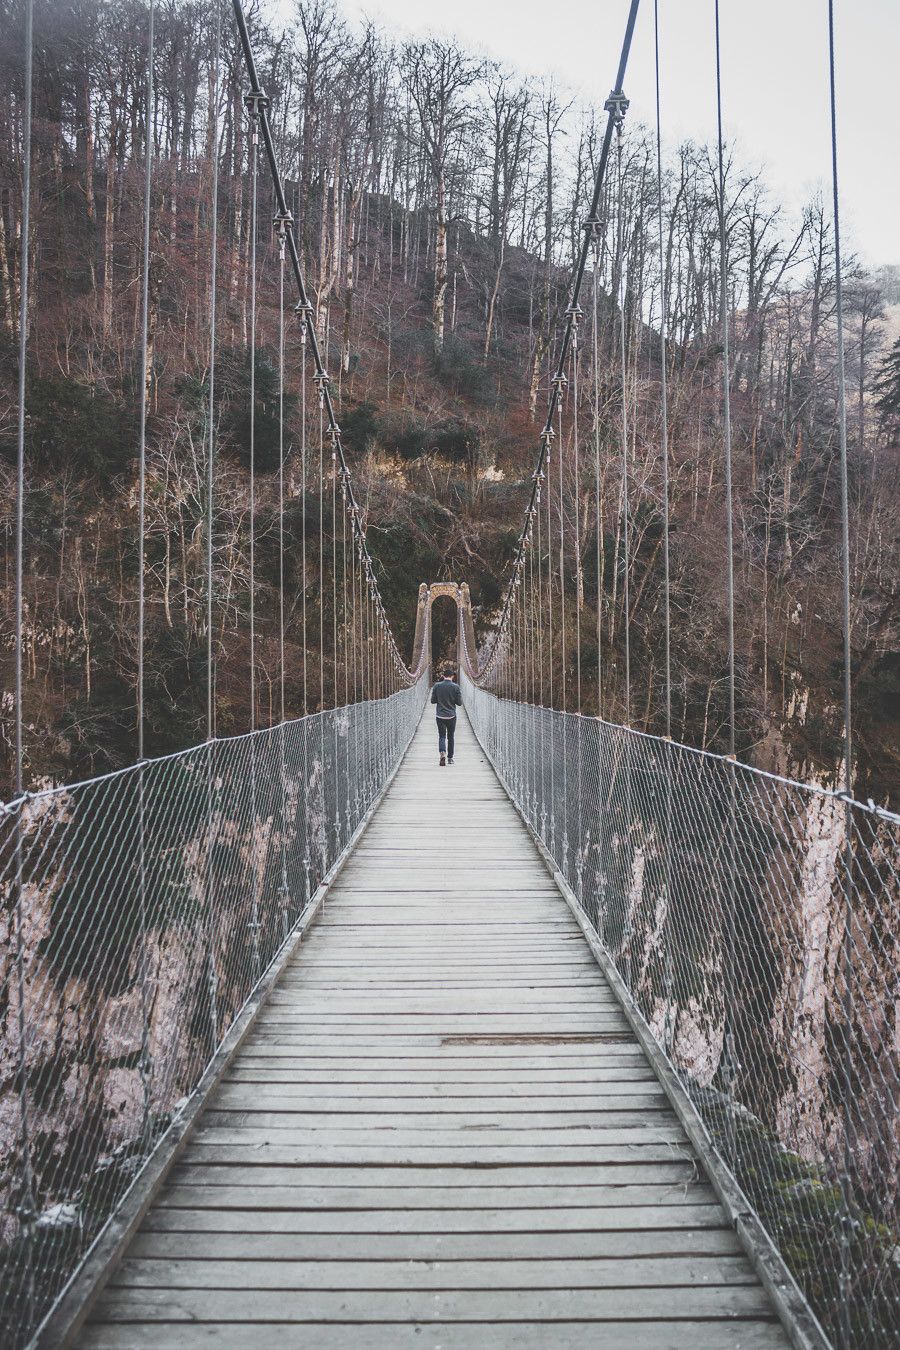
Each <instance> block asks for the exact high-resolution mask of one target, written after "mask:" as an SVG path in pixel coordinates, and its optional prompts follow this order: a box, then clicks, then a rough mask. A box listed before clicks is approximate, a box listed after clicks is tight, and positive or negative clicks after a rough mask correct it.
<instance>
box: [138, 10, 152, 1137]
mask: <svg viewBox="0 0 900 1350" xmlns="http://www.w3.org/2000/svg"><path fill="white" fill-rule="evenodd" d="M155 21H156V7H155V3H154V0H150V7H149V13H148V18H147V85H146V91H145V92H146V106H145V113H144V116H145V119H146V128H145V134H146V146H145V150H144V193H143V213H144V214H143V239H142V254H141V343H140V351H141V371H140V379H141V389H140V404H139V412H138V425H139V431H138V559H137V570H138V631H137V647H138V649H137V762H138V775H137V794H138V811H137V833H138V839H137V844H138V922H139V924H140V953H139V963H140V966H139V969H140V991H141V993H140V997H141V1051H140V1078H141V1088H142V1095H143V1113H142V1125H141V1152H142V1153H143V1152H145V1151H146V1150H147V1148H148V1147H149V1143H150V1076H151V1066H150V994H149V989H148V979H149V953H148V950H147V867H146V852H145V828H144V827H145V792H144V788H145V784H144V764H145V756H144V678H145V676H144V641H145V627H146V623H145V611H146V578H145V576H144V558H145V543H144V532H145V529H146V516H147V400H148V394H149V389H148V385H149V382H150V371H148V369H147V364H148V361H147V357H148V352H149V327H150V211H151V194H150V189H151V183H152V174H153V151H154V122H155V102H156V99H155V86H154V79H153V63H154V60H155V55H156V41H155V39H156V29H155Z"/></svg>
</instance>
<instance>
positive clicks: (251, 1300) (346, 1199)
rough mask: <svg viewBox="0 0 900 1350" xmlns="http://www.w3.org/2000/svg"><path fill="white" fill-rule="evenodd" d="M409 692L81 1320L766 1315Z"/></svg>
mask: <svg viewBox="0 0 900 1350" xmlns="http://www.w3.org/2000/svg"><path fill="white" fill-rule="evenodd" d="M433 742H434V728H433V723H432V721H431V719H430V717H427V716H426V718H425V719H424V720H423V724H422V727H421V728H420V731H419V733H418V736H417V738H416V740H415V741H414V743H413V746H412V749H411V751H410V754H409V756H408V759H407V761H406V763H405V764H404V766H403V768H402V769H401V771H400V773H399V774H398V775H397V778H396V779H395V781H394V784H393V786H392V788H391V790H390V792H389V793H388V795H387V797H386V798H385V801H384V802H383V804H382V805H381V807H380V808H379V810H378V812H377V814H376V816H375V817H374V819H373V821H372V824H371V826H370V828H369V830H368V832H367V833H366V835H365V836H364V837H363V839H362V840H361V842H360V844H359V846H358V848H357V850H356V852H355V854H354V856H353V857H352V858H351V859H350V860H349V861H348V863H347V866H346V867H345V869H344V871H343V873H342V874H341V876H340V878H339V880H338V882H337V884H336V885H335V886H334V888H333V891H332V892H331V894H330V895H329V897H328V901H327V904H326V906H325V910H324V913H323V915H322V917H321V919H320V922H319V923H318V924H317V925H316V926H315V927H314V928H313V929H312V930H311V932H310V933H309V934H308V935H307V936H306V937H305V939H304V942H303V945H302V947H301V948H300V950H299V952H298V954H297V956H296V957H295V958H294V960H293V962H292V963H291V965H290V966H289V967H288V968H287V969H286V970H285V971H284V973H283V975H282V978H281V981H280V982H279V984H278V986H277V987H276V989H275V990H274V991H273V992H272V995H271V997H270V998H269V1001H268V1003H267V1005H266V1007H265V1008H264V1009H263V1011H262V1012H261V1014H260V1016H259V1018H258V1021H257V1024H256V1026H255V1028H254V1030H253V1032H252V1034H251V1035H250V1036H249V1038H248V1039H247V1041H246V1043H245V1045H244V1046H243V1047H242V1049H241V1051H240V1053H239V1054H238V1056H237V1058H236V1059H235V1061H234V1062H233V1063H232V1064H231V1065H230V1067H229V1069H228V1071H227V1072H226V1074H225V1075H224V1078H223V1081H222V1082H221V1083H220V1085H219V1087H218V1088H217V1090H216V1091H215V1092H214V1094H213V1095H212V1097H211V1099H210V1101H209V1103H208V1106H207V1109H206V1111H205V1112H204V1115H203V1117H202V1119H201V1120H200V1123H199V1125H198V1128H197V1129H196V1131H195V1133H194V1135H193V1136H192V1138H191V1140H190V1141H189V1143H188V1145H187V1147H186V1148H185V1150H184V1152H183V1154H182V1156H181V1158H180V1159H179V1161H178V1163H177V1165H176V1166H175V1167H174V1168H173V1170H172V1173H171V1176H170V1178H169V1181H168V1184H167V1186H166V1187H165V1189H164V1190H163V1192H162V1193H161V1195H160V1197H159V1199H158V1201H157V1203H156V1204H155V1205H154V1206H153V1208H152V1209H151V1210H150V1212H149V1214H148V1215H147V1216H146V1219H145V1220H144V1223H143V1225H142V1227H141V1229H140V1231H139V1233H138V1234H137V1236H136V1238H135V1240H134V1241H133V1243H132V1244H131V1247H130V1249H129V1252H128V1254H127V1256H126V1259H125V1260H124V1261H123V1262H122V1264H121V1266H120V1267H119V1268H118V1270H116V1271H115V1272H114V1273H113V1275H112V1277H111V1280H110V1283H109V1285H108V1287H107V1289H106V1291H105V1293H104V1295H103V1296H102V1298H101V1300H100V1302H99V1303H98V1304H97V1306H96V1308H95V1310H94V1313H93V1316H92V1320H91V1321H90V1323H89V1324H88V1326H87V1327H86V1328H85V1330H84V1332H83V1335H82V1340H81V1344H82V1345H83V1346H85V1347H93V1348H94V1350H122V1347H124V1346H133V1347H135V1348H136V1350H137V1348H138V1347H144V1346H182V1347H186V1350H189V1347H192V1346H205V1345H216V1346H223V1347H228V1346H241V1347H244V1346H249V1345H252V1346H254V1347H256V1346H258V1347H266V1346H277V1347H278V1350H282V1347H283V1346H284V1345H286V1344H287V1345H291V1346H300V1347H304V1346H315V1347H317V1350H319V1348H321V1350H329V1347H333V1350H347V1348H348V1347H351V1346H352V1347H353V1348H354V1350H366V1347H369V1348H370V1350H388V1347H391V1350H395V1348H396V1350H403V1347H406V1346H412V1345H415V1346H417V1347H419V1350H421V1347H423V1346H424V1347H432V1348H434V1347H437V1346H441V1347H442V1348H443V1350H476V1348H479V1347H482V1346H484V1347H496V1348H497V1350H505V1348H506V1347H513V1346H515V1347H517V1350H537V1347H540V1350H582V1347H588V1346H590V1347H591V1350H604V1347H612V1346H615V1347H620V1346H622V1345H626V1344H627V1345H628V1346H629V1347H634V1350H641V1348H642V1347H643V1348H644V1350H661V1347H663V1346H665V1347H667V1350H679V1347H685V1350H687V1348H688V1347H690V1350H711V1347H716V1350H719V1348H720V1347H735V1350H736V1348H737V1347H744V1348H745V1350H772V1348H774V1347H783V1346H785V1345H786V1344H787V1340H786V1337H785V1335H784V1332H783V1331H782V1329H781V1326H780V1324H779V1323H778V1321H777V1319H776V1318H775V1314H774V1312H773V1310H772V1308H771V1306H770V1304H769V1302H768V1300H767V1298H766V1295H765V1293H764V1292H763V1290H762V1288H761V1286H760V1284H759V1281H758V1279H757V1277H756V1275H755V1273H754V1272H753V1270H752V1267H751V1266H750V1264H749V1263H748V1261H747V1260H746V1258H745V1257H744V1255H743V1254H742V1252H741V1249H740V1246H739V1243H738V1241H737V1238H736V1237H735V1235H734V1233H733V1232H732V1231H731V1229H730V1228H729V1227H728V1225H727V1223H726V1220H725V1215H724V1213H723V1212H722V1210H721V1208H720V1206H719V1204H718V1203H717V1201H716V1198H715V1195H714V1192H713V1191H712V1189H711V1187H710V1186H709V1184H708V1182H707V1180H706V1178H705V1176H704V1174H703V1172H702V1170H701V1169H700V1167H699V1165H698V1164H697V1161H696V1159H695V1158H694V1155H693V1153H692V1150H691V1147H690V1144H689V1142H688V1140H687V1137H686V1135H685V1132H684V1130H683V1128H682V1126H681V1125H680V1123H679V1121H678V1120H677V1118H676V1116H675V1114H674V1112H673V1110H672V1109H671V1107H670V1105H669V1103H668V1101H667V1099H666V1098H665V1096H664V1094H663V1093H662V1091H661V1090H660V1088H659V1085H658V1083H657V1080H656V1078H655V1077H654V1075H653V1074H652V1072H651V1070H650V1067H649V1065H648V1063H647V1061H646V1059H645V1058H644V1056H643V1054H642V1052H641V1050H640V1048H639V1046H638V1044H637V1042H636V1041H635V1039H634V1037H633V1035H632V1033H631V1031H630V1029H629V1026H628V1023H627V1021H626V1019H625V1017H624V1016H623V1014H622V1012H621V1010H620V1008H619V1006H618V1004H617V1003H616V1000H615V998H614V997H613V995H612V993H611V991H610V989H609V988H608V986H607V984H606V982H605V980H604V978H603V976H602V975H601V973H600V971H599V970H598V968H597V966H596V964H595V962H594V960H593V957H592V956H591V954H590V952H589V950H588V948H587V945H586V944H585V942H584V939H583V937H582V935H581V933H580V932H579V930H578V927H577V925H576V924H575V922H574V920H573V918H572V916H571V915H570V913H569V911H568V909H567V908H566V906H565V904H564V902H563V900H562V897H561V896H560V895H559V893H558V891H557V890H556V888H555V887H554V885H553V883H552V881H551V879H550V877H549V875H548V873H547V870H546V868H545V867H544V865H543V863H542V861H541V859H540V857H539V855H538V853H537V851H536V850H535V848H534V846H533V845H532V843H531V841H530V839H529V838H528V835H527V833H526V831H525V829H524V827H523V826H522V824H521V822H520V821H519V819H518V817H517V816H516V814H515V812H514V810H513V808H512V806H511V804H510V802H509V801H508V799H507V797H506V795H505V793H504V792H503V791H502V789H501V788H500V786H499V783H498V782H497V779H496V777H495V776H494V774H493V772H492V770H491V769H490V766H489V765H488V764H487V762H486V761H485V759H484V756H483V755H482V753H481V751H480V749H479V747H478V746H477V744H476V742H475V741H474V737H473V736H472V733H471V731H470V729H469V727H468V725H467V724H466V723H465V721H464V719H460V727H459V731H458V737H457V759H458V762H457V764H455V765H453V766H452V767H450V768H446V769H439V768H438V767H437V764H436V755H435V753H434V751H435V746H434V743H433Z"/></svg>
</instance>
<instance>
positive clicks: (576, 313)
mask: <svg viewBox="0 0 900 1350" xmlns="http://www.w3.org/2000/svg"><path fill="white" fill-rule="evenodd" d="M566 318H567V319H569V320H570V322H571V323H572V325H573V327H575V326H577V324H578V321H579V319H582V318H584V310H583V309H582V308H581V306H580V305H579V303H578V301H577V300H575V301H573V303H572V304H571V305H570V306H569V308H568V309H567V310H566Z"/></svg>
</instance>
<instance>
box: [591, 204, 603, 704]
mask: <svg viewBox="0 0 900 1350" xmlns="http://www.w3.org/2000/svg"><path fill="white" fill-rule="evenodd" d="M593 234H594V276H593V286H592V287H591V347H592V352H591V367H592V369H591V375H592V379H593V386H594V387H593V418H594V517H595V520H596V524H597V549H596V565H597V716H598V717H602V716H603V519H602V514H601V509H600V508H601V502H600V331H599V325H598V315H597V310H598V291H599V287H600V243H599V231H598V229H597V227H594V230H593Z"/></svg>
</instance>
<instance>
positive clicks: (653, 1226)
mask: <svg viewBox="0 0 900 1350" xmlns="http://www.w3.org/2000/svg"><path fill="white" fill-rule="evenodd" d="M213 1200H214V1197H210V1200H209V1202H208V1203H207V1204H206V1205H204V1206H203V1207H202V1208H199V1209H198V1208H190V1209H185V1208H178V1207H176V1206H174V1205H173V1206H166V1205H159V1206H157V1207H155V1208H154V1209H153V1210H152V1211H151V1212H150V1214H149V1215H148V1216H147V1220H146V1222H145V1231H146V1232H159V1231H160V1230H163V1229H164V1230H166V1231H169V1232H172V1231H180V1232H194V1233H206V1232H213V1233H215V1232H219V1233H235V1232H237V1233H240V1232H246V1233H369V1234H372V1235H381V1234H385V1233H466V1232H471V1231H472V1227H473V1224H474V1223H475V1222H476V1220H475V1219H474V1218H473V1215H472V1213H471V1212H470V1211H468V1210H465V1209H416V1210H383V1211H378V1210H376V1211H355V1210H351V1211H349V1212H347V1213H345V1212H343V1211H341V1210H332V1211H326V1212H324V1213H323V1212H319V1211H318V1210H285V1209H270V1210H266V1209H254V1208H253V1207H252V1203H251V1205H250V1206H249V1207H246V1208H244V1209H230V1208H226V1207H223V1208H221V1209H217V1208H216V1207H215V1205H214V1203H212V1202H213ZM721 1226H722V1214H721V1211H720V1210H719V1208H718V1206H717V1205H665V1206H660V1205H655V1204H653V1205H619V1206H616V1205H603V1206H599V1207H598V1206H591V1205H579V1206H577V1207H575V1208H562V1207H557V1208H555V1209H512V1208H502V1209H480V1210H479V1211H478V1215H477V1231H478V1232H480V1233H534V1232H538V1231H540V1230H541V1229H543V1230H545V1231H547V1232H554V1233H568V1232H573V1231H575V1232H582V1233H584V1232H601V1233H602V1232H607V1233H610V1232H617V1231H618V1230H620V1229H629V1230H633V1229H636V1228H638V1229H644V1230H646V1231H648V1232H652V1231H654V1230H661V1229H671V1228H690V1229H698V1228H720V1227H721ZM375 1245H380V1238H379V1243H376V1244H375Z"/></svg>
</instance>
